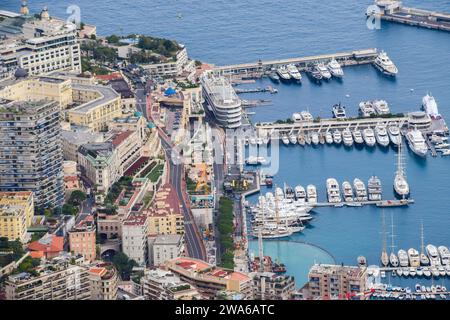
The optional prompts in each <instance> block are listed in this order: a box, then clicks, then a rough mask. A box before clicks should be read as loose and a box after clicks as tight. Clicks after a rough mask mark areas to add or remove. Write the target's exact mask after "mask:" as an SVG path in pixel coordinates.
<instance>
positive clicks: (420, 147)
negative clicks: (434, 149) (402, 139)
mask: <svg viewBox="0 0 450 320" xmlns="http://www.w3.org/2000/svg"><path fill="white" fill-rule="evenodd" d="M406 140H407V141H408V145H409V147H410V148H411V150H412V152H414V153H415V154H416V155H418V156H419V157H426V155H427V153H428V146H427V144H426V143H425V139H424V137H423V135H422V132H420V131H419V130H412V131H409V132H408V133H407V134H406Z"/></svg>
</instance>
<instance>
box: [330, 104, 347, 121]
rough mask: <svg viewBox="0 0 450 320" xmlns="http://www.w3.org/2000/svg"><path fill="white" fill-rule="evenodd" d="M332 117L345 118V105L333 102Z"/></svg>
mask: <svg viewBox="0 0 450 320" xmlns="http://www.w3.org/2000/svg"><path fill="white" fill-rule="evenodd" d="M332 111H333V117H334V118H336V119H345V118H347V115H346V113H345V107H344V106H342V105H341V104H340V103H338V104H335V105H334V106H333V109H332Z"/></svg>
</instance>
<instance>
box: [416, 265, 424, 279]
mask: <svg viewBox="0 0 450 320" xmlns="http://www.w3.org/2000/svg"><path fill="white" fill-rule="evenodd" d="M417 275H418V276H419V277H421V276H423V269H422V267H419V268H417Z"/></svg>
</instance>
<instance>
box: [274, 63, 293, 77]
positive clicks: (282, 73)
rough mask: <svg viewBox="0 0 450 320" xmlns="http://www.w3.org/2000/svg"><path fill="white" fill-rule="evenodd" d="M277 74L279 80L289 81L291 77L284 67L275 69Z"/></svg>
mask: <svg viewBox="0 0 450 320" xmlns="http://www.w3.org/2000/svg"><path fill="white" fill-rule="evenodd" d="M277 73H278V75H279V76H280V79H281V80H291V75H290V73H289V71H288V69H287V68H286V67H285V66H281V67H279V68H278V69H277Z"/></svg>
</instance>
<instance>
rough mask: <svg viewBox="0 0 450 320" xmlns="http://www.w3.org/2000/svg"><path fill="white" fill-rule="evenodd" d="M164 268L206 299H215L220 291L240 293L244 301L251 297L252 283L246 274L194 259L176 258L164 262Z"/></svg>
mask: <svg viewBox="0 0 450 320" xmlns="http://www.w3.org/2000/svg"><path fill="white" fill-rule="evenodd" d="M166 266H167V268H168V269H169V270H170V271H172V272H173V273H174V274H176V275H178V276H179V277H180V279H181V280H183V281H186V282H188V283H190V284H192V285H193V286H194V287H195V288H196V289H197V290H198V291H199V292H200V293H201V294H202V295H204V296H206V297H208V298H214V297H216V296H217V295H218V294H219V292H221V291H227V292H235V293H241V294H242V296H243V297H244V299H252V297H253V288H252V284H253V282H252V279H251V278H250V277H249V276H248V275H247V274H244V273H241V272H237V271H233V270H227V269H223V268H219V267H215V266H213V265H210V264H208V263H206V262H204V261H201V260H198V259H194V258H177V259H174V260H170V261H168V262H166Z"/></svg>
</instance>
